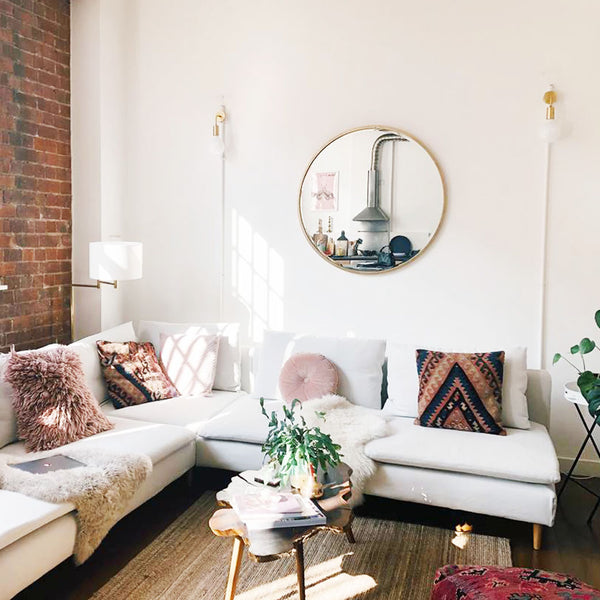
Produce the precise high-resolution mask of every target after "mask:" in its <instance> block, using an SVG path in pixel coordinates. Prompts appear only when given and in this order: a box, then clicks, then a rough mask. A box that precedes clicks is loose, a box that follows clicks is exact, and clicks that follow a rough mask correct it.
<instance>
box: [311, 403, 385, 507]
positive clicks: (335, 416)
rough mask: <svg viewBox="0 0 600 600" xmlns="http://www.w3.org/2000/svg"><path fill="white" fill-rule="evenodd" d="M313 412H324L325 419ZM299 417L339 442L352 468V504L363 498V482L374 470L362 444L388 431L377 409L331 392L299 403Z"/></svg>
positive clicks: (372, 462) (345, 459) (344, 456)
mask: <svg viewBox="0 0 600 600" xmlns="http://www.w3.org/2000/svg"><path fill="white" fill-rule="evenodd" d="M315 411H322V412H324V413H325V420H323V419H321V418H319V417H318V416H317V415H316V414H315ZM302 416H303V417H304V419H305V420H306V423H307V424H308V425H309V426H310V427H318V428H319V429H320V430H321V431H322V432H323V433H328V434H329V435H330V436H331V439H332V440H333V441H334V442H335V443H336V444H339V445H340V446H341V447H342V449H341V451H340V452H341V454H343V457H342V460H343V461H344V462H345V463H346V464H347V465H349V466H350V467H352V476H351V479H352V500H351V503H352V504H353V505H357V504H360V503H361V502H362V500H363V496H362V494H363V490H364V489H365V483H366V482H367V480H368V479H369V477H371V476H372V475H373V474H374V473H375V461H374V460H372V459H370V458H369V457H368V456H367V455H366V454H365V450H364V448H365V444H367V443H368V442H370V441H371V440H374V439H375V438H378V437H383V436H384V435H386V432H387V422H386V420H385V418H384V417H382V416H381V414H380V411H377V410H374V409H372V408H364V407H363V406H357V405H356V404H352V403H351V402H348V400H346V399H345V398H343V397H342V396H336V395H335V394H330V395H328V396H323V397H322V398H318V399H315V400H309V401H307V402H303V403H302Z"/></svg>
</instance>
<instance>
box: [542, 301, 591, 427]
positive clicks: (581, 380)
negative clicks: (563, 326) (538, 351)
mask: <svg viewBox="0 0 600 600" xmlns="http://www.w3.org/2000/svg"><path fill="white" fill-rule="evenodd" d="M594 320H595V321H596V325H597V326H598V327H600V310H597V311H596V314H595V315H594ZM594 350H600V348H598V346H597V345H596V342H594V340H591V339H590V338H587V337H586V338H583V339H582V340H581V341H580V342H579V344H575V345H574V346H571V348H570V353H571V354H572V355H575V354H579V355H580V357H581V364H582V367H583V369H579V368H578V367H577V366H576V365H575V364H573V363H572V362H571V361H570V360H569V359H568V358H566V357H565V356H563V355H562V354H559V353H558V352H557V353H556V354H555V355H554V358H553V359H552V364H556V363H557V362H558V361H559V360H561V359H562V360H565V361H566V362H568V363H569V364H570V365H571V366H572V367H573V368H574V369H575V370H576V371H577V372H578V373H579V376H578V377H577V386H578V387H579V390H580V391H581V395H582V396H583V397H584V398H585V399H586V400H587V403H588V410H589V411H590V415H592V417H594V418H597V417H600V374H598V373H593V372H592V371H590V370H589V369H588V368H587V365H586V363H585V356H586V354H589V353H590V352H593V351H594Z"/></svg>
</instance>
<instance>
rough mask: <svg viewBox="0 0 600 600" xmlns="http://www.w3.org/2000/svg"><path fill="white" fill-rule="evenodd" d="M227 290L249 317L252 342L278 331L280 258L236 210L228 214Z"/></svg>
mask: <svg viewBox="0 0 600 600" xmlns="http://www.w3.org/2000/svg"><path fill="white" fill-rule="evenodd" d="M231 287H232V294H233V297H234V298H235V299H236V300H238V301H239V302H240V304H242V306H243V307H244V308H245V309H246V310H247V311H248V313H249V319H248V329H249V330H248V334H249V336H250V339H251V340H252V341H254V342H258V343H260V342H261V341H262V339H263V334H264V332H265V330H267V329H282V327H283V295H284V288H285V269H284V262H283V258H282V257H281V255H280V254H279V253H278V252H276V251H275V250H274V249H273V248H272V247H270V246H269V243H268V242H267V240H265V238H264V237H263V236H262V235H260V234H259V233H258V232H256V231H254V229H253V227H252V226H251V224H250V223H249V222H248V220H247V219H246V218H245V217H243V216H241V215H240V214H239V212H238V211H237V210H236V209H232V211H231Z"/></svg>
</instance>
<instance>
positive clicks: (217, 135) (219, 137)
mask: <svg viewBox="0 0 600 600" xmlns="http://www.w3.org/2000/svg"><path fill="white" fill-rule="evenodd" d="M226 119H227V113H226V112H225V107H224V106H220V107H219V109H218V110H217V112H216V113H215V124H214V125H213V130H212V143H211V152H212V153H213V154H214V155H216V156H220V157H222V156H223V155H224V154H225V140H224V133H225V131H224V130H225V127H224V123H225V120H226Z"/></svg>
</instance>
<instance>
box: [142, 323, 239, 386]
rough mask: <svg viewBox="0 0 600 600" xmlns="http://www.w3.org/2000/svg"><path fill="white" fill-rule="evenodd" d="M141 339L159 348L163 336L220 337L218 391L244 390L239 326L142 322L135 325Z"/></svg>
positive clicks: (237, 324)
mask: <svg viewBox="0 0 600 600" xmlns="http://www.w3.org/2000/svg"><path fill="white" fill-rule="evenodd" d="M136 331H137V334H138V338H137V339H139V340H142V341H145V342H152V343H153V344H154V347H155V348H160V334H161V333H164V334H165V335H177V334H180V333H186V334H200V335H219V336H220V337H221V340H220V342H219V357H218V359H217V372H216V374H215V383H214V385H213V388H214V389H215V390H224V391H226V392H237V391H239V390H240V389H241V361H242V357H241V351H240V324H239V323H168V322H164V321H139V323H138V324H137V326H136Z"/></svg>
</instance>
